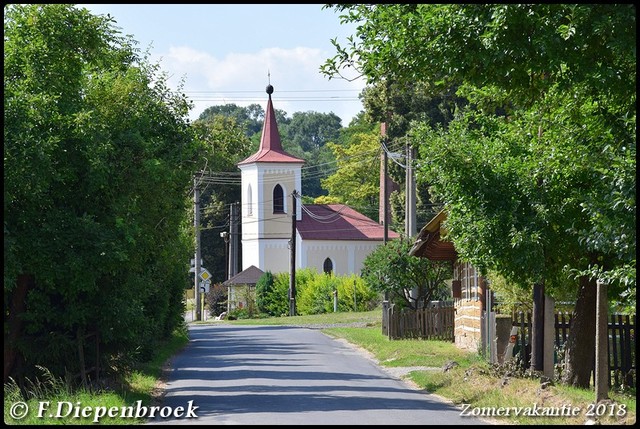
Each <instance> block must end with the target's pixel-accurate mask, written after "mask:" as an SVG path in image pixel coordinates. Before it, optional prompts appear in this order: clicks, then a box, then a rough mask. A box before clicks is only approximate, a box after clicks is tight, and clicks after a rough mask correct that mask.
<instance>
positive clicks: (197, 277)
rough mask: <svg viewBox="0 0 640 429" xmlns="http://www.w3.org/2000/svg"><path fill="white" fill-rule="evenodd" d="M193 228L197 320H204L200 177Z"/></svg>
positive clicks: (195, 196) (195, 179)
mask: <svg viewBox="0 0 640 429" xmlns="http://www.w3.org/2000/svg"><path fill="white" fill-rule="evenodd" d="M193 227H194V230H195V236H196V260H195V263H194V265H195V273H194V278H195V280H194V283H195V290H194V297H195V300H196V320H197V321H200V320H202V310H201V308H200V301H201V299H202V298H201V295H200V189H198V175H197V174H196V176H195V177H194V178H193Z"/></svg>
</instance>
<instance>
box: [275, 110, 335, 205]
mask: <svg viewBox="0 0 640 429" xmlns="http://www.w3.org/2000/svg"><path fill="white" fill-rule="evenodd" d="M278 125H280V123H278ZM284 129H285V135H286V137H285V141H284V142H283V146H284V148H285V149H286V150H290V152H291V154H292V155H295V156H298V157H300V158H302V159H304V160H305V161H306V164H305V166H304V168H303V169H302V193H303V194H304V195H307V196H310V197H317V196H319V195H322V194H323V190H322V187H321V186H320V181H321V180H322V179H323V178H325V177H327V175H328V173H327V167H326V166H327V165H328V164H329V163H331V162H332V161H333V157H332V154H331V151H330V150H329V149H328V148H327V147H326V144H327V143H329V142H331V141H335V140H337V139H338V138H339V137H340V130H341V129H342V125H341V119H340V118H339V117H338V116H336V115H335V114H334V113H319V112H312V111H310V112H295V113H294V114H293V116H292V118H291V121H290V122H289V123H288V124H287V125H286V126H285V127H284Z"/></svg>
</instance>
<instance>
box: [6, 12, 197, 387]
mask: <svg viewBox="0 0 640 429" xmlns="http://www.w3.org/2000/svg"><path fill="white" fill-rule="evenodd" d="M4 30H5V38H4V91H5V92H4V94H5V98H4V100H5V104H4V107H5V109H4V185H5V186H4V238H5V243H4V249H5V267H4V285H5V286H4V314H5V368H4V379H5V381H6V380H7V377H8V376H9V375H14V376H20V375H25V373H26V374H28V373H29V371H30V370H32V369H33V365H35V364H39V365H43V366H46V367H47V368H48V369H49V370H51V371H52V373H53V374H55V375H64V373H65V371H69V372H70V373H75V372H77V371H78V370H79V369H81V362H80V361H81V356H80V355H79V352H78V350H85V351H86V356H85V357H86V359H87V362H86V364H87V365H89V364H91V363H97V360H98V359H101V360H102V361H101V362H100V366H101V368H107V369H108V368H119V369H122V367H123V365H125V364H127V363H128V362H130V361H131V359H144V358H146V357H148V356H149V355H150V353H151V352H152V351H153V350H154V347H155V343H156V342H157V341H158V340H159V339H161V338H163V337H165V336H167V335H168V334H170V333H171V332H172V331H173V330H174V329H175V328H176V327H177V326H178V325H179V324H180V323H182V315H183V311H184V308H183V307H184V305H183V302H182V296H183V290H184V288H185V286H186V284H185V283H186V282H185V280H186V277H185V272H186V271H187V268H188V265H187V263H186V261H188V258H189V255H190V254H191V250H190V247H191V243H190V237H191V235H190V234H189V229H188V228H187V226H188V219H187V218H186V214H187V207H188V203H189V201H188V190H189V188H190V177H191V174H192V168H193V162H194V160H195V157H196V154H197V150H198V146H197V145H196V144H195V142H194V140H193V138H192V133H191V129H190V127H189V123H188V119H187V113H188V110H189V108H190V103H189V102H188V100H186V99H185V98H184V96H182V95H181V94H180V93H179V92H178V93H173V92H171V91H170V90H169V89H168V87H167V85H166V75H164V74H162V73H161V72H160V71H159V68H158V66H157V65H153V64H150V63H149V62H148V60H147V59H146V57H140V56H139V55H138V53H137V50H136V48H135V43H136V42H135V41H133V40H132V39H130V38H128V37H122V36H120V35H119V32H118V31H117V30H116V28H115V27H114V22H113V20H112V19H111V18H109V17H104V16H93V15H91V14H90V13H89V12H88V11H87V10H86V9H82V8H76V7H74V6H71V5H49V4H47V5H42V4H41V5H9V6H6V7H5V21H4ZM25 279H26V280H25ZM23 298H24V301H22V302H23V303H24V305H22V306H20V305H16V304H20V303H21V302H20V301H21V299H23ZM92 334H93V335H92ZM88 335H92V336H90V337H89V338H90V340H87V336H88ZM87 341H91V344H93V342H94V341H99V343H100V352H101V354H100V356H95V355H91V350H95V347H93V346H92V347H87V346H88V345H89V344H87ZM18 356H20V359H21V361H22V362H23V363H24V365H23V370H24V371H25V373H22V374H20V373H19V372H17V371H18V370H17V369H16V367H15V366H14V365H13V364H14V362H16V359H17V358H18ZM123 357H126V359H124V360H123Z"/></svg>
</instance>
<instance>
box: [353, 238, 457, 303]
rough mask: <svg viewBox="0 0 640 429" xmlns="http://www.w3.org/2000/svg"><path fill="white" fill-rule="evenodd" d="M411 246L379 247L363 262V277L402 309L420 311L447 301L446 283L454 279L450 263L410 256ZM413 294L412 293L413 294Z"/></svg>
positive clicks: (396, 242) (405, 242)
mask: <svg viewBox="0 0 640 429" xmlns="http://www.w3.org/2000/svg"><path fill="white" fill-rule="evenodd" d="M410 250H411V242H409V241H408V240H404V239H396V240H391V241H389V242H387V244H386V245H384V246H379V247H378V248H377V249H376V250H374V251H373V252H371V253H369V255H367V257H366V258H365V260H364V263H363V265H364V267H363V270H362V277H363V278H364V280H365V282H366V283H367V284H368V285H369V287H371V288H372V289H373V290H376V291H379V292H386V293H388V294H389V300H390V301H392V302H394V303H395V304H396V305H398V306H399V307H402V308H404V307H408V308H411V309H417V308H420V307H424V306H426V304H428V303H429V302H430V301H435V300H443V299H448V298H449V297H450V295H451V291H450V290H449V288H448V287H447V286H446V284H445V280H447V279H450V278H451V277H452V274H453V272H452V266H451V263H450V262H439V261H431V260H429V259H427V258H417V257H415V256H411V255H409V251H410ZM412 291H413V292H412Z"/></svg>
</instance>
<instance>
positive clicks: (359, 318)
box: [205, 310, 382, 326]
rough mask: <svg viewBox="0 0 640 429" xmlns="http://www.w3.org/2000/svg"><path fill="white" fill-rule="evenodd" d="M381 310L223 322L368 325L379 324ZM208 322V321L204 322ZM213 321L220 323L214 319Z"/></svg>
mask: <svg viewBox="0 0 640 429" xmlns="http://www.w3.org/2000/svg"><path fill="white" fill-rule="evenodd" d="M381 311H382V310H372V311H361V312H339V313H326V314H313V315H309V316H289V317H265V318H261V319H240V320H225V321H222V322H224V323H233V324H237V325H286V326H291V325H296V326H300V325H314V324H334V323H354V322H362V323H366V324H367V325H369V326H376V325H377V326H380V322H381V321H380V314H381V313H380V312H381ZM205 323H209V322H205ZM214 323H220V322H219V321H216V322H214Z"/></svg>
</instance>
